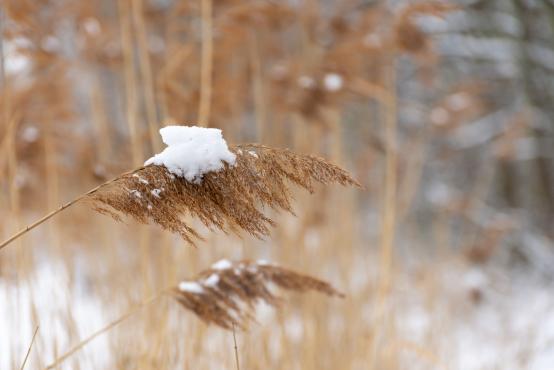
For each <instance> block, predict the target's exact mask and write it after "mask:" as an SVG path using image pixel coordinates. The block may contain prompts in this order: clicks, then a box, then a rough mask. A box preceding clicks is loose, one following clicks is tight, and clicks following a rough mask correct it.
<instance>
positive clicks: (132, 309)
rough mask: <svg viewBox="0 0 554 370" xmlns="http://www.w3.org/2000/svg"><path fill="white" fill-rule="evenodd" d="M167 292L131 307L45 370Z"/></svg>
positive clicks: (58, 363) (54, 366) (51, 367)
mask: <svg viewBox="0 0 554 370" xmlns="http://www.w3.org/2000/svg"><path fill="white" fill-rule="evenodd" d="M166 293H167V291H162V292H160V293H158V294H156V295H154V296H152V297H150V298H148V299H147V300H145V301H143V302H141V303H139V304H137V305H136V306H133V307H132V308H131V309H129V310H128V311H127V312H126V313H125V314H124V315H123V316H121V317H119V318H117V319H115V320H114V321H112V322H111V323H109V324H108V325H106V326H104V327H103V328H102V329H100V330H98V331H96V332H94V333H92V334H91V335H89V336H88V337H87V338H85V339H84V340H82V341H81V342H79V343H78V344H77V345H75V346H74V347H73V348H71V349H70V350H69V351H67V352H66V353H64V354H63V355H61V356H59V357H57V358H56V360H55V361H54V362H52V363H51V364H50V365H48V366H47V367H46V370H49V369H54V368H56V367H57V366H59V365H60V364H61V363H62V362H64V361H65V360H67V359H68V358H69V357H71V356H72V355H73V354H74V353H76V352H78V351H79V350H81V349H82V348H83V347H84V346H86V345H87V344H89V343H90V342H91V341H92V340H94V339H95V338H97V337H98V336H100V335H102V334H104V333H106V332H108V331H109V330H111V329H112V328H114V327H116V326H117V325H119V324H121V323H122V322H123V321H125V320H127V319H128V318H129V317H131V316H133V315H134V314H135V313H137V312H138V311H140V310H141V309H142V308H144V307H145V306H148V305H149V304H151V303H153V302H155V301H157V300H158V299H159V298H160V297H162V296H163V295H164V294H166Z"/></svg>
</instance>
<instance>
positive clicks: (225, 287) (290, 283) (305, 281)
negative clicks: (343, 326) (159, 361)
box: [172, 260, 344, 329]
mask: <svg viewBox="0 0 554 370" xmlns="http://www.w3.org/2000/svg"><path fill="white" fill-rule="evenodd" d="M271 285H274V286H276V287H279V288H281V289H285V290H290V291H296V292H302V293H303V292H307V291H316V292H320V293H323V294H325V295H328V296H337V297H344V295H343V294H342V293H340V292H338V291H337V290H335V288H333V287H332V286H331V285H330V284H329V283H327V282H325V281H322V280H318V279H316V278H313V277H311V276H308V275H304V274H299V273H297V272H294V271H291V270H288V269H285V268H283V267H279V266H276V265H272V264H268V263H266V262H262V261H259V262H252V261H248V260H243V261H238V262H230V261H227V260H222V261H220V262H218V263H216V264H214V265H213V266H212V268H210V269H208V270H205V271H202V272H200V273H199V274H198V275H197V276H196V277H195V278H194V279H193V280H191V281H184V282H182V283H181V284H179V286H178V287H175V288H174V289H173V290H172V293H173V296H174V297H175V299H176V300H177V301H178V302H179V303H180V304H181V305H182V306H183V307H185V308H186V309H188V310H191V311H192V312H194V314H195V315H197V316H198V317H199V318H200V319H201V320H202V321H204V322H205V323H207V324H214V325H217V326H219V327H221V328H224V329H232V328H233V326H236V327H238V328H241V329H245V327H246V324H247V323H248V322H249V321H252V320H253V310H254V305H255V303H257V302H260V301H264V302H265V303H267V304H269V305H272V306H278V305H279V303H280V298H278V297H276V296H275V295H274V293H273V292H272V290H273V289H271V288H270V286H271Z"/></svg>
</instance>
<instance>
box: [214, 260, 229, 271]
mask: <svg viewBox="0 0 554 370" xmlns="http://www.w3.org/2000/svg"><path fill="white" fill-rule="evenodd" d="M232 266H233V264H232V263H231V262H230V261H229V260H220V261H217V262H216V263H214V264H213V265H212V269H214V270H227V269H229V268H231V267H232Z"/></svg>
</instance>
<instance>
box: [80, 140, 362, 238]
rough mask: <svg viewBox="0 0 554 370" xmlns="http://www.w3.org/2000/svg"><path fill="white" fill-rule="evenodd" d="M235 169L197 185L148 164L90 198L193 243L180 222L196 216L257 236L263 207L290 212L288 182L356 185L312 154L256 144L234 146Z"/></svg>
mask: <svg viewBox="0 0 554 370" xmlns="http://www.w3.org/2000/svg"><path fill="white" fill-rule="evenodd" d="M231 150H232V151H233V152H234V153H235V154H236V155H237V160H236V165H235V166H228V165H226V166H225V168H224V169H223V170H221V171H219V172H211V173H208V174H205V175H204V178H203V179H202V182H201V183H198V184H195V183H191V182H188V181H186V180H185V179H183V178H179V177H175V176H173V175H172V174H171V173H170V172H169V171H167V169H166V168H165V167H162V166H147V167H144V168H141V169H139V170H137V171H135V172H133V173H129V174H124V175H122V176H120V177H119V178H117V179H116V180H114V181H112V182H110V183H109V184H107V185H106V186H104V187H102V188H101V189H99V191H97V192H94V193H92V194H90V195H89V196H88V199H89V200H91V201H92V202H93V203H94V208H95V209H96V210H97V211H98V212H100V213H104V214H108V215H111V216H112V217H113V218H114V219H116V220H118V221H120V220H121V216H122V215H126V216H130V217H132V218H134V219H135V220H136V221H138V222H141V223H144V224H146V223H149V222H154V223H156V224H158V225H160V226H161V227H162V228H163V229H165V230H169V231H172V232H174V233H178V234H179V235H181V237H182V238H183V239H185V240H186V241H188V242H189V243H191V244H193V245H194V240H195V239H200V238H201V237H200V236H199V234H198V233H197V232H196V231H195V230H194V229H193V228H192V227H190V226H189V225H188V224H187V223H185V222H184V221H183V216H186V215H191V216H194V217H197V218H198V219H200V221H202V223H203V224H204V225H206V226H207V227H208V228H209V229H211V230H213V229H220V230H223V231H224V232H229V231H232V232H234V233H238V232H239V231H240V230H241V229H242V230H245V231H247V232H248V233H250V234H252V235H254V236H256V237H258V238H261V237H262V236H265V235H268V234H269V226H272V225H274V222H273V220H271V219H270V218H268V217H267V216H265V215H264V213H263V207H270V208H272V209H275V210H279V209H284V210H286V211H288V212H291V213H292V207H291V204H290V202H291V198H292V195H291V192H290V189H289V186H288V182H292V183H294V184H296V185H298V186H300V187H302V188H304V189H306V190H308V191H310V192H313V191H314V183H321V184H331V183H339V184H341V185H356V186H359V184H358V182H356V180H354V179H353V178H352V177H351V176H350V175H349V174H348V172H346V171H345V170H343V169H342V168H340V167H338V166H336V165H334V164H331V163H329V162H327V161H326V160H324V159H322V158H318V157H315V156H312V155H302V154H296V153H294V152H292V151H290V150H287V149H273V148H268V147H266V146H262V145H257V144H246V145H238V146H235V147H232V148H231Z"/></svg>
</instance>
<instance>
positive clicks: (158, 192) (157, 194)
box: [150, 189, 162, 198]
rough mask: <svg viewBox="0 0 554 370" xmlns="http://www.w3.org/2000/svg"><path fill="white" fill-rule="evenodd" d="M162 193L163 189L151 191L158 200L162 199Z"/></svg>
mask: <svg viewBox="0 0 554 370" xmlns="http://www.w3.org/2000/svg"><path fill="white" fill-rule="evenodd" d="M161 192H162V189H152V190H150V193H151V194H152V195H153V196H155V197H156V198H160V194H161Z"/></svg>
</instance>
